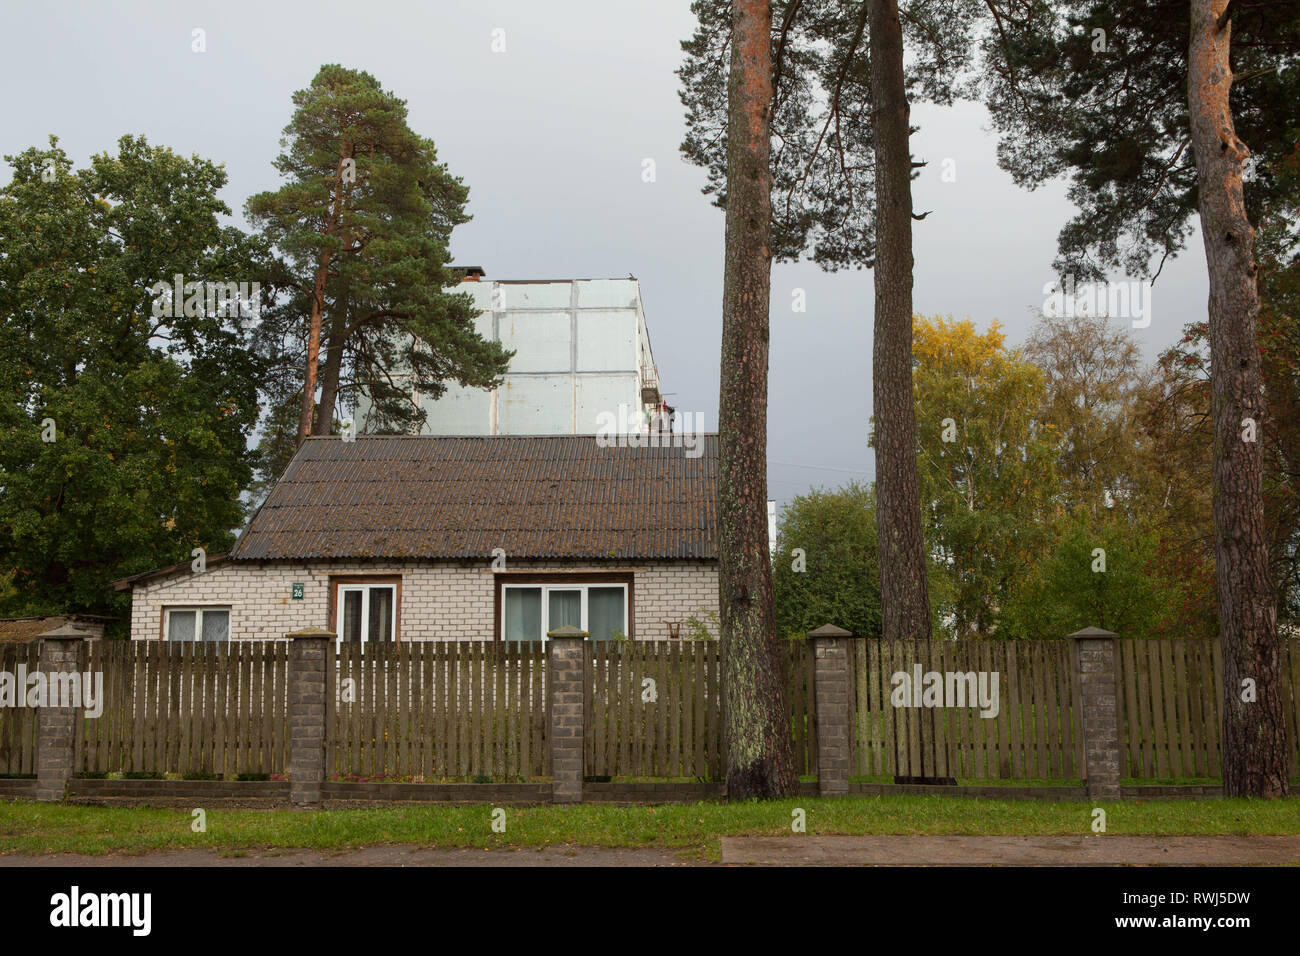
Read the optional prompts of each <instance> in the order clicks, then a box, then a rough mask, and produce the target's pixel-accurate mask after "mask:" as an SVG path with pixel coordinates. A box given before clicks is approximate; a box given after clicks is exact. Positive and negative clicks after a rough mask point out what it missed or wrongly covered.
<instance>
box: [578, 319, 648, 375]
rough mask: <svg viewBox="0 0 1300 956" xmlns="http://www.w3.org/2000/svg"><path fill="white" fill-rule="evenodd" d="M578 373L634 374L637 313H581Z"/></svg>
mask: <svg viewBox="0 0 1300 956" xmlns="http://www.w3.org/2000/svg"><path fill="white" fill-rule="evenodd" d="M577 325H578V371H579V372H635V371H636V369H637V343H636V311H635V310H634V309H622V310H619V311H616V312H615V311H601V312H586V311H582V312H579V313H578V320H577Z"/></svg>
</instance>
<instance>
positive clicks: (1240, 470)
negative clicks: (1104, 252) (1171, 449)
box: [1187, 0, 1290, 797]
mask: <svg viewBox="0 0 1300 956" xmlns="http://www.w3.org/2000/svg"><path fill="white" fill-rule="evenodd" d="M1227 5H1228V0H1191V37H1190V44H1189V53H1188V64H1187V94H1188V109H1189V118H1190V123H1191V140H1192V147H1193V150H1194V153H1195V158H1196V173H1197V194H1198V195H1197V202H1198V205H1199V210H1200V216H1201V234H1202V238H1203V240H1204V243H1205V260H1206V264H1207V265H1208V267H1209V278H1210V300H1209V327H1210V370H1211V389H1212V396H1213V399H1212V401H1213V414H1214V551H1215V566H1216V572H1217V576H1218V587H1219V633H1220V638H1221V640H1222V642H1223V694H1224V701H1223V791H1224V794H1225V795H1227V796H1259V797H1280V796H1286V795H1287V793H1288V791H1289V786H1290V784H1289V781H1290V768H1289V766H1288V765H1289V763H1290V759H1289V756H1290V755H1289V753H1288V748H1287V742H1286V726H1285V722H1284V710H1283V701H1282V682H1281V670H1280V667H1279V655H1278V640H1277V596H1276V593H1275V589H1274V584H1273V578H1272V575H1271V573H1270V570H1269V553H1268V536H1267V533H1266V528H1265V524H1264V498H1263V492H1262V476H1263V460H1262V453H1261V444H1260V441H1258V440H1256V441H1246V440H1244V438H1243V432H1244V428H1245V426H1244V425H1243V420H1244V419H1246V418H1250V419H1252V420H1253V421H1254V422H1255V424H1256V426H1257V430H1258V431H1259V432H1260V433H1261V435H1262V432H1263V427H1262V426H1263V418H1264V413H1265V400H1264V394H1263V384H1262V378H1261V373H1260V355H1259V348H1258V345H1257V343H1256V322H1257V320H1258V316H1259V294H1258V290H1257V288H1256V265H1255V260H1254V240H1255V230H1254V228H1253V227H1252V226H1251V224H1250V220H1249V218H1248V217H1247V215H1246V207H1245V203H1244V202H1243V198H1242V182H1241V166H1242V163H1243V162H1244V161H1245V160H1246V159H1247V157H1248V156H1249V155H1250V151H1249V150H1248V149H1247V148H1246V146H1245V144H1244V143H1242V141H1241V140H1240V139H1238V138H1237V134H1236V130H1235V127H1234V125H1233V121H1232V111H1231V106H1230V104H1229V91H1230V89H1231V86H1232V67H1231V64H1230V58H1229V53H1230V49H1231V37H1232V25H1231V22H1227V23H1225V24H1224V26H1223V28H1222V29H1220V28H1219V27H1218V22H1217V21H1218V19H1219V17H1220V15H1221V14H1222V13H1223V11H1224V8H1225V7H1226V6H1227ZM1246 679H1250V680H1253V681H1254V683H1255V699H1254V701H1253V702H1251V701H1243V700H1242V696H1243V687H1242V681H1243V680H1246Z"/></svg>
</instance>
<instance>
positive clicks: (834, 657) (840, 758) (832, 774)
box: [808, 624, 853, 797]
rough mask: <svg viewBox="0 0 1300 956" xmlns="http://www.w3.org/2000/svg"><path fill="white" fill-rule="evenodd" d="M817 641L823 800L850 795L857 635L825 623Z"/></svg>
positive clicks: (813, 638)
mask: <svg viewBox="0 0 1300 956" xmlns="http://www.w3.org/2000/svg"><path fill="white" fill-rule="evenodd" d="M808 639H809V640H811V641H812V642H813V700H814V702H815V706H816V714H817V717H816V720H817V792H818V793H819V794H821V795H822V796H823V797H834V796H843V795H844V794H846V793H848V792H849V754H850V747H851V745H852V741H851V740H850V738H849V734H850V733H851V732H852V728H851V727H850V718H849V694H850V693H851V692H852V676H851V674H850V673H849V671H850V666H851V665H850V662H849V648H850V643H849V642H850V641H852V640H853V635H852V634H850V633H849V632H848V631H846V630H844V629H843V628H842V627H836V626H835V625H834V624H823V625H822V626H821V627H819V628H817V630H815V631H812V632H811V633H809V635H808Z"/></svg>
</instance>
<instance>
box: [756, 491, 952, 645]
mask: <svg viewBox="0 0 1300 956" xmlns="http://www.w3.org/2000/svg"><path fill="white" fill-rule="evenodd" d="M796 548H798V549H801V550H802V556H800V555H799V554H797V553H796V551H795V549H796ZM772 562H773V563H772V573H773V586H774V588H775V592H776V623H777V630H778V632H779V633H780V634H781V636H782V637H784V638H786V639H788V640H794V639H800V638H802V637H803V636H804V635H806V634H807V633H808V632H809V631H812V630H816V629H817V628H819V627H821V626H822V625H823V624H834V625H835V626H836V627H842V628H844V629H845V630H848V631H851V632H852V633H854V634H856V635H858V636H860V637H876V638H878V637H880V636H881V608H880V552H879V550H878V548H877V545H876V497H875V492H874V489H873V488H872V486H871V485H867V484H860V483H858V482H850V483H849V484H847V485H844V486H843V487H841V488H836V489H834V490H830V491H826V490H822V489H817V490H814V491H810V492H809V493H808V494H806V495H799V496H798V497H796V498H795V499H794V500H793V501H791V502H790V504H789V505H788V506H786V507H785V508H784V509H783V510H782V512H781V519H780V522H779V524H778V527H777V540H776V554H775V556H774V557H773V559H772ZM800 568H802V570H798V569H800ZM929 570H930V574H929V588H930V596H931V608H932V611H931V615H932V621H931V625H932V630H933V631H934V633H936V634H938V633H941V632H942V631H943V630H944V628H943V615H944V614H945V612H946V611H947V609H948V607H949V604H950V602H951V594H950V589H949V587H948V583H947V580H946V576H945V574H944V572H943V569H942V568H940V567H939V565H937V564H934V563H933V562H932V563H931V564H930V569H929Z"/></svg>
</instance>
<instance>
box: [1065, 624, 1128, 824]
mask: <svg viewBox="0 0 1300 956" xmlns="http://www.w3.org/2000/svg"><path fill="white" fill-rule="evenodd" d="M1117 637H1118V635H1116V634H1115V633H1113V632H1112V631H1103V630H1101V629H1100V628H1096V627H1085V628H1084V629H1083V630H1082V631H1076V632H1075V633H1074V634H1071V635H1070V642H1071V647H1070V652H1071V653H1070V663H1071V668H1072V669H1073V671H1074V676H1075V686H1076V687H1078V688H1079V700H1078V701H1076V707H1077V711H1076V712H1081V714H1082V719H1081V723H1082V732H1083V776H1084V783H1085V784H1086V785H1087V790H1088V797H1089V798H1090V799H1093V798H1095V799H1101V800H1118V799H1119V796H1120V789H1119V764H1120V754H1119V694H1118V692H1117V690H1116V688H1117V687H1118V682H1117V676H1118V671H1117V668H1118V663H1117V655H1116V651H1117V648H1116V647H1115V640H1116V638H1117Z"/></svg>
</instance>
